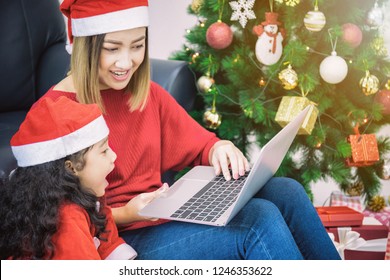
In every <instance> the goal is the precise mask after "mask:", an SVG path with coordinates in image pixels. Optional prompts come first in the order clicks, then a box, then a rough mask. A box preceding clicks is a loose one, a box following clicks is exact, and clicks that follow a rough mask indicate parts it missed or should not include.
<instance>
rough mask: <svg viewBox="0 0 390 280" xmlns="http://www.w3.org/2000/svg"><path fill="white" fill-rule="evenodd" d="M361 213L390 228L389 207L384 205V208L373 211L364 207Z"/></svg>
mask: <svg viewBox="0 0 390 280" xmlns="http://www.w3.org/2000/svg"><path fill="white" fill-rule="evenodd" d="M363 214H364V216H365V217H374V218H375V219H377V220H378V221H379V222H380V223H381V224H382V225H384V226H387V227H388V228H389V230H390V207H385V209H383V210H382V211H380V212H373V211H371V210H369V209H365V210H364V211H363Z"/></svg>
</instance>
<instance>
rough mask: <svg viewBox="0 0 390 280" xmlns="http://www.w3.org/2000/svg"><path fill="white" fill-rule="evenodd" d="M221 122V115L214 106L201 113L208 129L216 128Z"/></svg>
mask: <svg viewBox="0 0 390 280" xmlns="http://www.w3.org/2000/svg"><path fill="white" fill-rule="evenodd" d="M221 122H222V116H221V115H220V114H219V113H218V112H217V110H216V109H215V108H211V109H208V110H206V112H204V114H203V123H204V124H205V126H206V127H207V128H209V129H217V128H218V127H219V126H220V125H221Z"/></svg>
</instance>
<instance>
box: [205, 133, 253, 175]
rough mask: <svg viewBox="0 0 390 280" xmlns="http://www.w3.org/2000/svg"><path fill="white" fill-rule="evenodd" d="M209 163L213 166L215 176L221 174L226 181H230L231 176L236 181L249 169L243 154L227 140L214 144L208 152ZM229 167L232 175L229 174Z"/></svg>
mask: <svg viewBox="0 0 390 280" xmlns="http://www.w3.org/2000/svg"><path fill="white" fill-rule="evenodd" d="M209 161H210V164H211V165H212V166H214V170H215V174H216V175H219V174H220V173H221V172H222V174H223V176H224V177H225V179H226V180H230V179H231V176H233V178H234V179H238V177H239V176H243V175H245V172H246V171H249V169H250V166H249V162H248V160H247V159H246V158H245V156H244V155H243V153H242V152H241V151H240V150H239V149H238V148H237V147H236V146H234V144H233V143H232V142H230V141H227V140H220V141H218V142H216V143H215V144H214V146H213V147H212V148H211V150H210V154H209ZM229 166H230V168H231V170H232V174H230V171H229Z"/></svg>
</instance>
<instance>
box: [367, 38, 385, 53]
mask: <svg viewBox="0 0 390 280" xmlns="http://www.w3.org/2000/svg"><path fill="white" fill-rule="evenodd" d="M370 46H371V48H372V49H373V50H374V52H375V53H376V55H378V56H387V49H386V46H385V39H384V38H383V37H380V36H377V37H375V38H374V40H372V42H371V44H370Z"/></svg>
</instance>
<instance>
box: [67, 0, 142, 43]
mask: <svg viewBox="0 0 390 280" xmlns="http://www.w3.org/2000/svg"><path fill="white" fill-rule="evenodd" d="M60 9H61V12H62V13H63V14H64V15H65V16H66V17H67V18H68V34H69V40H70V43H72V42H73V36H75V37H83V36H92V35H98V34H105V33H109V32H115V31H121V30H126V29H132V28H136V27H142V26H148V25H149V16H148V1H147V0H64V1H63V2H62V3H61V6H60Z"/></svg>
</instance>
